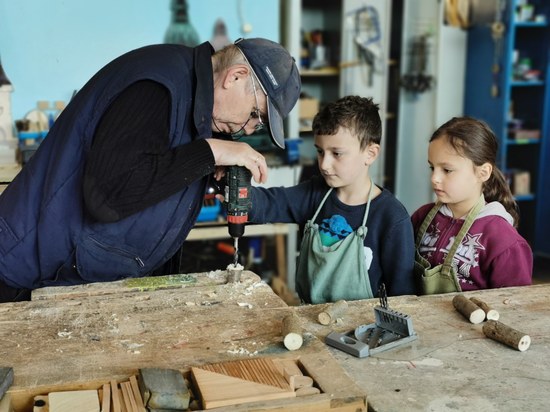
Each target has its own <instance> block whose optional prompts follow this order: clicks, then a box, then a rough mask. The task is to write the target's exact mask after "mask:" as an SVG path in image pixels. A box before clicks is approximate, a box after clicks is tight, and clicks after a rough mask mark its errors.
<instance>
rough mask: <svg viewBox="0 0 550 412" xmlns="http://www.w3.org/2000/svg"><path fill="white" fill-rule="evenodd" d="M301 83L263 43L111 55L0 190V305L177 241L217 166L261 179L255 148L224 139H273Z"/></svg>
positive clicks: (129, 272) (143, 260)
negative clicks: (265, 134) (263, 134)
mask: <svg viewBox="0 0 550 412" xmlns="http://www.w3.org/2000/svg"><path fill="white" fill-rule="evenodd" d="M299 93H300V77H299V73H298V70H297V68H296V65H295V63H294V60H293V59H292V57H291V56H290V55H289V54H288V52H287V51H286V50H285V49H284V48H283V47H281V46H280V45H279V44H277V43H275V42H272V41H269V40H266V39H245V40H242V39H240V40H238V41H237V42H235V44H233V45H230V46H227V47H226V48H224V49H222V50H220V51H218V52H216V53H215V54H213V49H212V47H211V46H210V45H209V43H204V44H202V45H199V46H197V47H195V48H189V47H185V46H181V45H169V44H164V45H153V46H147V47H143V48H140V49H137V50H134V51H131V52H129V53H126V54H124V55H122V56H120V57H118V58H117V59H115V60H113V61H112V62H111V63H109V64H108V65H106V66H105V67H104V68H102V69H101V70H100V71H99V72H98V73H97V74H96V75H94V77H92V78H91V79H90V80H89V81H88V83H87V84H86V85H85V86H84V87H83V88H82V89H81V90H80V91H79V92H78V93H77V94H76V95H75V96H74V98H73V99H72V100H71V102H70V103H69V104H68V106H67V107H66V109H65V110H64V111H63V112H62V113H61V115H60V116H59V118H58V119H57V120H56V122H55V124H54V125H53V126H52V128H51V129H50V132H49V134H48V137H47V138H46V139H45V140H44V142H43V143H42V144H41V145H40V147H39V149H38V150H37V152H36V153H35V154H34V155H33V157H32V158H31V160H30V161H29V162H28V163H27V165H25V167H24V168H23V170H22V171H21V172H20V173H19V175H18V176H17V177H16V178H15V179H14V181H13V182H12V183H11V184H10V185H9V187H8V188H7V189H6V190H5V191H4V193H3V194H2V195H1V196H0V302H7V301H15V300H24V299H28V297H29V295H30V293H29V292H30V290H32V289H35V288H38V287H43V286H54V285H74V284H82V283H88V282H104V281H112V280H117V279H122V278H125V277H140V276H145V275H148V274H151V273H152V272H153V271H154V270H155V269H156V268H158V267H160V266H162V264H163V263H165V262H166V261H167V260H168V259H169V258H170V257H171V256H172V255H173V254H174V253H175V252H176V251H177V250H178V249H179V248H180V246H181V245H182V243H183V241H184V240H185V238H186V237H187V234H188V233H189V231H190V230H191V228H192V227H193V225H194V223H195V221H196V218H197V216H198V214H199V212H200V209H201V207H202V202H203V197H204V194H205V190H206V187H207V183H208V180H209V178H210V176H212V175H213V173H214V172H216V176H217V177H219V176H220V175H221V174H222V173H223V172H222V171H221V170H222V169H223V166H230V165H239V166H244V167H246V168H248V169H249V170H250V171H251V172H252V176H253V178H254V180H255V181H256V182H259V183H262V182H265V181H266V178H267V165H266V162H265V159H264V157H263V156H262V155H261V154H260V153H258V152H257V151H256V150H254V149H253V148H252V147H250V146H249V145H248V144H246V143H243V142H238V141H234V140H233V139H234V138H235V137H237V136H240V135H242V134H246V135H249V134H252V133H253V132H254V131H256V130H259V129H261V128H263V127H265V128H267V130H268V131H269V133H270V135H271V137H272V139H273V141H274V142H275V144H277V145H278V146H279V147H281V148H284V136H283V118H284V117H286V116H287V115H288V113H289V112H290V110H291V109H292V107H293V106H294V105H295V103H296V101H297V100H298V97H299ZM213 134H214V136H213Z"/></svg>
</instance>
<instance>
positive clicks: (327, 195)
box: [311, 179, 427, 234]
mask: <svg viewBox="0 0 550 412" xmlns="http://www.w3.org/2000/svg"><path fill="white" fill-rule="evenodd" d="M373 186H374V182H373V181H372V179H370V189H369V193H368V195H367V197H368V200H367V207H366V209H365V215H364V216H363V224H362V225H361V226H362V227H365V226H366V224H367V217H368V216H369V210H370V201H371V200H372V193H373V191H372V188H373ZM332 189H333V188H332V187H331V188H330V189H329V190H328V191H327V193H325V196H323V200H321V203H320V204H319V206H318V207H317V210H316V211H315V214H314V215H313V217H312V218H311V222H312V223H313V222H315V221H316V220H317V215H318V214H319V212H320V211H321V208H322V207H323V205H324V204H325V202H326V200H327V199H328V197H329V195H330V193H331V192H332ZM426 227H427V226H426ZM365 234H366V233H365Z"/></svg>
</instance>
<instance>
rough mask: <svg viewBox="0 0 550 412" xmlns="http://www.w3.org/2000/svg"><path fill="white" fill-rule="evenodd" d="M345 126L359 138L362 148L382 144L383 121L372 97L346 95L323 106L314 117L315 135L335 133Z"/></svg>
mask: <svg viewBox="0 0 550 412" xmlns="http://www.w3.org/2000/svg"><path fill="white" fill-rule="evenodd" d="M340 127H343V128H345V129H347V130H349V131H350V133H351V134H353V135H355V136H357V138H358V139H359V143H360V147H361V150H363V149H365V148H366V147H367V146H368V145H370V144H373V143H376V144H380V139H381V138H382V122H381V120H380V115H379V114H378V105H377V104H375V103H374V102H373V101H372V98H370V97H369V98H367V97H360V96H345V97H342V98H340V99H338V100H336V101H335V102H331V103H329V104H327V105H326V106H325V107H323V108H322V109H321V110H320V111H319V113H317V114H316V115H315V117H314V118H313V127H312V128H313V134H314V135H316V136H317V135H329V136H330V135H334V134H336V133H337V132H338V129H339V128H340Z"/></svg>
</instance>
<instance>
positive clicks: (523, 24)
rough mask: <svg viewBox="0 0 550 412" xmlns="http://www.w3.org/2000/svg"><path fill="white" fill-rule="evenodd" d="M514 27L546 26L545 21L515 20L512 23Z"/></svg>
mask: <svg viewBox="0 0 550 412" xmlns="http://www.w3.org/2000/svg"><path fill="white" fill-rule="evenodd" d="M514 26H516V27H548V22H547V21H517V22H515V23H514Z"/></svg>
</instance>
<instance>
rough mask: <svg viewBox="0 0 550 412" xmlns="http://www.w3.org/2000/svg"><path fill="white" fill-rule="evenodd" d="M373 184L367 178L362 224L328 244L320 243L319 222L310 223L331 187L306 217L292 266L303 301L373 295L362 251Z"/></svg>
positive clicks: (333, 299) (324, 300) (367, 297)
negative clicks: (313, 213) (367, 189)
mask: <svg viewBox="0 0 550 412" xmlns="http://www.w3.org/2000/svg"><path fill="white" fill-rule="evenodd" d="M373 187H374V183H373V182H372V180H371V187H370V190H369V194H368V202H367V207H366V210H365V215H364V217H363V224H362V226H360V227H359V228H357V230H356V231H354V232H352V233H350V234H349V235H347V236H346V237H345V238H344V239H341V240H339V241H338V242H336V243H334V244H333V245H332V246H324V245H323V244H322V242H321V236H320V234H319V225H318V224H316V223H314V222H315V219H317V215H318V214H319V212H320V210H321V208H322V207H323V205H324V204H325V201H326V200H327V198H328V196H329V195H330V193H331V192H332V188H330V190H329V191H328V192H327V193H326V195H325V197H323V200H322V201H321V204H320V205H319V207H318V208H317V211H316V212H315V215H314V216H313V218H312V219H311V220H308V221H307V223H306V225H305V228H304V235H303V240H302V244H301V246H300V256H299V258H298V264H297V268H296V291H297V292H298V295H299V296H300V298H301V299H302V301H303V302H305V303H314V304H317V303H325V302H335V301H337V300H340V299H346V300H357V299H370V298H372V297H373V294H372V290H371V287H370V279H369V272H368V269H367V265H366V263H365V251H364V247H365V246H364V244H365V237H366V236H367V226H366V223H367V216H368V214H369V209H370V202H371V198H372V188H373Z"/></svg>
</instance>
